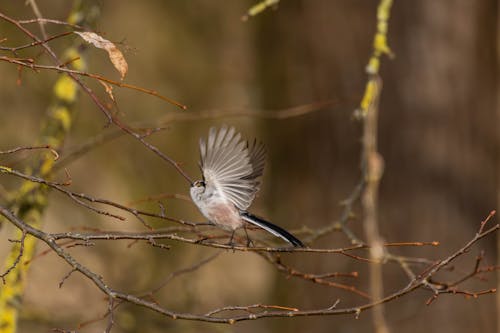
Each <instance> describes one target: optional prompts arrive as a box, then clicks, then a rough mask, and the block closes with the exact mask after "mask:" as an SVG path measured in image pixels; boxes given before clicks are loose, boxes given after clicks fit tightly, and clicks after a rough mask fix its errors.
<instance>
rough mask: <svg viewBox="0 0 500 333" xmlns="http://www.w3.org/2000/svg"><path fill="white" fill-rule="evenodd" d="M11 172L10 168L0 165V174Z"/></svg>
mask: <svg viewBox="0 0 500 333" xmlns="http://www.w3.org/2000/svg"><path fill="white" fill-rule="evenodd" d="M11 171H12V169H11V168H9V167H6V166H3V165H0V172H2V173H10V172H11Z"/></svg>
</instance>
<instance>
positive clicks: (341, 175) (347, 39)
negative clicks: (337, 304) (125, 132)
mask: <svg viewBox="0 0 500 333" xmlns="http://www.w3.org/2000/svg"><path fill="white" fill-rule="evenodd" d="M38 4H39V6H40V10H41V12H42V13H43V15H44V17H47V18H57V19H61V20H64V19H65V18H66V15H67V13H68V12H69V10H70V8H71V3H70V2H68V1H56V0H52V1H39V2H38ZM253 4H254V2H252V1H221V0H218V1H207V0H193V1H101V2H100V10H101V13H100V16H99V19H98V23H97V31H99V32H100V33H101V34H102V35H104V36H105V37H106V38H107V39H110V40H113V41H115V42H120V41H121V42H122V43H123V44H122V45H121V46H120V48H121V49H122V50H124V54H125V57H126V59H127V61H128V63H129V72H128V74H127V78H126V82H130V83H134V84H137V85H141V86H145V87H148V88H152V89H155V90H157V91H159V92H161V93H162V94H164V95H166V96H169V97H171V98H174V99H176V100H179V101H181V102H182V103H184V104H186V105H187V106H188V110H187V111H179V110H176V109H175V108H174V107H172V106H170V105H168V104H166V103H164V102H163V101H160V100H158V99H155V98H152V97H151V96H147V95H142V94H138V93H136V92H131V91H124V90H120V89H115V92H114V93H115V96H116V98H117V101H118V106H119V107H120V115H121V117H122V119H124V121H126V122H127V123H130V124H141V125H144V126H150V125H154V124H157V123H161V122H162V121H164V120H166V119H169V118H168V117H171V114H172V113H180V112H187V113H189V112H199V111H206V112H209V113H210V114H212V115H213V114H218V113H223V112H226V111H229V110H233V111H236V112H239V111H244V112H248V113H250V115H249V116H231V117H218V118H217V119H208V120H207V119H195V120H188V121H172V122H169V123H168V128H167V129H166V130H164V131H161V132H159V133H157V134H155V135H153V136H151V137H150V138H149V140H151V142H152V143H154V144H155V145H156V146H158V147H159V148H160V149H161V150H162V151H163V152H164V153H165V154H167V155H168V156H170V157H172V158H174V159H175V160H176V161H178V162H181V163H182V167H183V168H184V169H185V170H186V171H187V172H188V173H189V174H190V175H191V177H193V178H195V179H196V178H198V175H199V170H198V166H197V163H198V145H197V143H198V138H199V137H200V136H206V134H207V133H208V129H209V127H210V126H212V125H216V126H220V125H221V124H228V125H233V126H235V127H236V128H237V129H239V130H241V131H242V132H243V134H244V136H245V137H247V138H253V137H258V138H259V139H260V140H262V141H263V142H265V143H266V145H267V147H268V164H267V166H266V171H265V176H264V182H263V187H262V190H261V192H260V195H259V197H258V198H257V200H256V202H255V203H254V205H253V207H252V211H253V212H254V213H257V214H259V215H261V216H265V217H266V218H268V219H269V220H270V221H273V222H275V223H277V224H279V225H281V226H284V227H286V228H287V229H290V230H294V231H296V230H299V231H300V230H301V228H302V227H303V226H307V227H310V228H317V227H321V226H322V225H324V224H326V223H330V222H331V221H333V220H336V219H338V218H339V216H340V214H341V211H342V206H341V205H339V203H340V202H341V201H342V200H343V199H345V198H346V197H347V195H348V194H349V193H350V192H351V191H352V188H353V187H354V186H355V185H356V183H357V182H358V180H359V178H360V165H359V158H360V138H361V125H360V123H359V122H358V121H356V120H354V119H353V116H352V115H353V111H354V110H355V109H356V108H357V107H358V105H359V101H360V100H361V97H362V94H363V90H364V87H365V84H366V81H367V76H366V73H365V71H364V68H365V66H366V62H367V60H368V58H369V56H370V54H371V50H372V40H373V34H374V31H375V28H376V6H377V4H378V1H366V0H336V1H322V0H308V1H298V0H286V1H285V0H284V1H281V2H280V4H279V7H278V8H277V9H276V10H272V9H271V10H267V11H265V12H264V13H262V14H261V15H259V16H257V17H255V18H251V19H250V20H248V21H247V22H242V21H241V20H240V17H241V16H242V15H243V14H244V13H245V12H246V10H247V9H248V8H249V7H251V6H252V5H253ZM0 7H1V9H2V11H4V12H7V13H9V15H10V16H12V17H16V18H19V19H21V18H24V19H27V18H32V17H33V14H32V12H31V10H30V9H29V8H28V7H27V6H25V5H24V2H23V1H2V2H0ZM498 13H499V4H498V2H497V1H494V0H483V1H469V0H446V1H434V0H420V1H395V2H394V5H393V8H392V13H391V18H390V22H389V46H390V47H391V50H392V51H393V53H394V55H395V56H394V57H393V58H392V59H389V58H387V57H385V58H383V61H382V69H381V77H382V79H383V92H382V96H381V103H380V119H379V120H380V121H379V126H380V128H379V145H380V147H379V148H380V152H381V154H382V156H383V158H384V161H385V170H384V175H383V179H382V182H381V187H380V207H379V223H380V232H381V234H382V236H383V237H384V239H385V240H387V241H433V240H436V241H439V242H440V243H441V245H440V246H438V247H418V248H402V249H400V250H399V251H398V252H400V253H402V254H406V255H415V256H421V257H428V258H440V257H443V256H446V255H447V254H448V253H450V252H451V251H453V250H455V249H457V248H458V247H460V246H462V245H463V244H464V243H465V242H466V241H467V240H468V239H470V237H471V236H472V235H474V233H475V232H476V230H477V226H478V223H479V222H480V221H481V220H482V219H483V218H484V217H485V216H486V215H488V213H489V212H490V211H491V210H492V209H495V208H496V207H498V202H499V196H498V193H499V192H498V189H499V185H498V184H499V171H498V170H499V168H500V165H499V157H498V156H499V154H498V152H499V142H500V141H499V137H498V125H499V124H500V121H499V119H500V112H499V111H498V110H499V107H498V91H499V90H498V89H499V83H498V54H497V48H498V31H499V30H498ZM0 33H1V35H2V36H0V37H4V36H6V35H7V36H9V40H13V39H14V38H13V37H11V36H18V35H17V34H18V32H15V31H14V30H13V29H12V27H9V26H8V25H7V24H6V23H5V22H1V23H0ZM71 38H74V37H73V36H70V37H66V38H62V39H59V40H56V41H54V44H53V45H55V46H56V47H57V45H60V46H61V47H63V46H64V45H65V44H67V43H68V41H69V42H70V41H71ZM87 56H88V57H89V61H90V64H89V71H90V72H93V73H101V74H102V75H104V76H107V77H113V78H115V79H117V80H118V79H119V78H118V76H117V74H116V73H115V72H114V69H113V68H112V66H111V65H110V63H109V60H108V59H107V57H106V55H105V53H104V52H103V51H100V50H95V49H93V50H89V51H88V54H87ZM0 78H1V80H0V107H1V110H2V112H0V124H1V131H0V141H1V147H2V148H8V147H15V146H22V145H32V144H33V142H35V141H36V139H37V135H38V133H39V128H40V123H41V122H42V121H43V118H44V115H45V112H46V109H47V106H48V105H49V103H50V101H51V98H52V85H53V84H54V81H55V79H56V78H57V75H56V74H55V73H53V72H41V73H39V74H36V75H35V74H32V73H30V72H28V71H26V72H25V73H24V74H23V76H22V84H21V85H20V86H18V85H16V80H17V79H18V72H17V71H16V68H15V66H9V65H8V64H5V63H4V64H1V66H0ZM95 87H98V84H95ZM101 89H102V88H101ZM323 102H331V103H330V104H327V105H326V106H324V107H322V108H321V109H320V110H317V111H314V112H309V113H307V114H304V115H302V116H299V117H290V118H287V119H265V118H263V117H260V116H259V117H254V116H252V115H251V114H252V113H253V112H255V113H259V114H262V113H264V114H272V113H273V112H276V111H277V110H282V109H288V108H292V107H295V106H300V105H307V104H311V103H323ZM79 108H80V111H79V113H78V116H77V118H76V119H75V122H74V124H73V130H72V132H71V134H70V136H69V138H68V139H67V140H66V143H65V147H66V148H65V149H67V151H71V149H72V148H74V147H77V146H78V145H80V144H82V143H84V142H86V141H87V140H88V139H89V138H91V137H93V136H95V135H98V134H99V133H102V132H103V131H108V130H109V129H106V128H104V125H105V119H104V118H103V116H102V114H101V113H100V112H99V111H97V110H96V108H95V106H94V105H92V103H91V102H90V101H89V99H88V98H86V97H83V98H81V100H80V102H79ZM65 151H66V150H65ZM61 155H62V156H64V151H63V152H61ZM23 156H25V157H24V159H21V160H19V156H17V157H16V158H14V159H12V160H11V161H10V162H9V163H11V165H12V166H13V167H17V166H19V167H21V166H22V165H23V164H24V163H26V160H29V159H30V158H31V157H30V156H32V154H31V153H29V154H24V155H23ZM67 168H68V170H69V171H70V173H71V177H72V185H71V186H72V189H73V190H74V191H77V192H84V193H88V194H92V195H94V196H97V197H103V198H109V199H112V200H114V201H117V202H123V203H130V202H133V201H135V200H139V199H141V198H145V197H148V196H153V195H159V194H162V193H179V194H184V195H188V190H189V187H188V184H187V183H186V182H185V180H184V179H182V178H181V177H180V176H179V175H178V174H177V173H176V172H175V170H173V168H171V167H169V166H167V165H166V164H165V163H163V162H162V161H161V160H160V159H159V158H158V157H157V156H154V155H153V154H151V153H150V152H149V151H146V150H145V149H144V147H142V146H141V145H139V144H137V143H136V142H134V141H132V140H131V139H130V138H128V137H125V136H121V137H118V138H116V139H114V140H112V141H110V142H107V143H105V144H102V145H99V146H98V147H96V148H95V149H92V150H91V151H90V152H88V153H87V154H85V155H84V156H82V157H81V158H79V159H77V160H75V161H74V162H72V163H71V164H69V165H68V166H67ZM0 180H1V184H2V188H3V189H4V190H5V189H9V188H12V187H14V186H15V184H17V182H16V180H14V179H11V178H9V177H7V176H2V177H1V178H0ZM49 201H50V204H49V208H48V210H47V212H46V214H45V217H44V221H45V225H44V229H46V230H52V231H54V230H68V229H71V228H78V227H82V226H86V227H90V228H103V229H107V230H111V229H113V230H142V229H141V228H142V225H140V223H135V222H134V223H126V224H120V223H119V222H116V221H113V220H110V219H109V218H106V217H102V216H99V215H96V214H95V213H93V212H89V211H87V210H86V209H83V208H82V207H79V206H76V205H74V204H73V203H71V202H69V201H68V199H67V198H66V197H63V196H61V195H60V194H58V193H52V194H51V195H50V198H49ZM163 202H164V204H165V207H166V209H167V211H168V213H169V214H170V215H173V216H176V217H180V218H184V219H187V220H193V221H203V219H202V217H201V216H200V215H199V213H198V212H197V210H196V208H195V207H194V206H193V205H192V204H191V203H190V202H187V201H183V200H174V199H166V200H164V201H163ZM141 207H146V208H150V209H155V208H154V207H157V206H155V203H154V202H153V203H150V204H141ZM357 211H358V212H359V209H358V210H357ZM155 223H157V224H154V223H153V224H154V225H155V226H159V225H161V224H160V223H158V222H155ZM349 226H350V227H351V228H352V229H353V230H354V231H356V232H360V233H361V234H362V232H361V230H362V227H361V225H360V224H359V219H354V220H353V221H352V222H350V224H349ZM11 233H12V228H11V227H8V226H4V227H2V229H1V230H0V239H2V241H0V258H3V257H4V256H5V255H6V253H7V251H8V249H9V247H10V243H9V242H7V241H4V240H5V239H7V238H9V237H10V236H9V235H11ZM299 235H300V232H299ZM497 237H498V235H497ZM497 242H498V240H495V237H491V238H488V239H485V240H483V241H482V242H481V244H480V248H482V249H484V250H485V262H487V263H489V264H491V265H494V264H495V262H496V260H497ZM348 244H349V243H348V241H347V240H346V237H345V236H344V235H343V234H341V233H334V234H332V235H330V236H328V237H325V238H322V239H321V240H320V241H319V242H317V243H316V244H315V246H316V247H342V246H346V245H348ZM129 245H130V242H112V243H98V244H97V245H96V246H95V247H93V248H91V249H89V248H75V249H74V250H72V253H74V254H75V256H78V257H79V258H81V259H82V261H83V262H85V263H86V264H88V265H90V266H91V267H93V268H94V269H95V270H96V271H98V272H99V273H100V274H101V275H103V276H104V277H105V278H106V279H108V280H109V281H110V282H111V283H112V284H113V285H114V286H117V287H119V288H120V289H124V290H128V291H130V292H138V293H139V292H141V291H144V290H148V288H149V289H150V288H151V287H152V286H153V285H156V284H157V283H158V282H159V281H162V280H163V279H164V278H165V276H168V274H169V273H171V272H172V271H175V270H177V269H180V268H182V267H185V266H189V265H191V264H192V263H194V262H196V261H197V260H200V259H202V258H205V257H208V256H209V255H210V254H212V253H214V252H215V251H216V250H215V249H210V248H205V247H197V246H190V245H183V244H182V243H171V244H170V245H172V248H173V249H172V250H170V251H165V250H161V249H157V248H152V247H150V246H147V245H143V244H136V245H133V246H131V247H129ZM42 250H44V248H43V247H40V248H39V251H42ZM473 251H476V252H479V249H478V248H474V250H473ZM499 251H500V250H499ZM286 259H287V260H288V261H289V262H292V263H294V264H295V265H296V266H298V267H300V268H301V269H302V270H305V271H307V270H309V271H315V272H322V271H339V272H344V271H358V272H359V274H360V278H359V279H358V281H357V282H356V285H357V286H359V287H360V288H366V281H365V280H364V276H366V271H367V265H365V264H362V263H360V262H358V261H353V260H352V259H348V258H345V257H341V256H331V255H324V254H317V255H316V254H294V255H288V256H286ZM473 261H474V259H473V256H472V257H468V258H464V259H463V260H461V261H460V263H459V264H457V266H459V267H461V269H462V270H464V271H467V270H469V269H472V266H473ZM48 268H50V269H48ZM67 270H68V268H67V266H66V264H65V263H63V262H62V261H61V260H60V259H59V258H57V257H56V256H55V255H45V256H42V257H39V258H37V259H36V260H35V261H34V262H33V265H32V267H31V269H30V274H29V279H28V288H27V291H26V296H25V299H24V310H23V312H22V320H21V326H20V332H41V331H47V330H49V329H50V328H52V327H65V326H68V327H71V326H72V325H73V326H74V325H75V323H78V322H84V321H86V320H90V319H93V318H98V317H99V316H100V315H102V314H103V313H104V312H105V310H106V302H105V301H103V297H102V294H101V293H100V292H99V291H98V290H96V288H95V287H94V286H92V285H91V284H90V283H89V282H88V281H86V280H84V279H83V278H81V277H80V276H79V275H77V274H75V275H74V276H71V277H70V278H69V279H68V280H67V281H65V283H64V286H63V287H62V288H61V289H59V288H58V283H59V281H60V280H61V278H62V277H63V276H64V275H65V274H66V273H67ZM384 278H385V290H386V292H387V293H389V292H391V291H394V290H397V289H399V288H401V287H402V285H404V283H405V279H404V278H405V277H404V274H403V273H402V272H401V270H400V268H398V267H396V266H394V265H392V266H391V265H386V266H384ZM496 279H497V280H498V277H496ZM348 281H350V280H348ZM496 285H497V282H495V274H492V275H489V280H488V281H486V282H484V281H472V284H471V287H479V288H487V287H495V286H496ZM162 295H163V297H165V298H164V299H165V303H164V304H166V305H167V306H170V307H173V308H176V309H180V310H186V311H188V310H189V311H193V312H205V311H208V310H209V309H211V308H214V307H222V306H224V305H227V304H254V303H266V304H286V305H290V306H300V307H301V308H305V309H307V308H314V307H321V306H324V307H328V306H329V305H331V304H332V303H333V302H334V301H335V299H337V298H340V299H341V300H342V303H343V304H351V303H352V304H355V303H356V301H359V299H357V298H356V296H355V295H352V294H351V293H348V292H345V291H341V290H337V289H333V288H327V287H324V286H321V285H314V284H311V283H309V282H307V281H301V280H297V279H292V278H291V279H286V277H285V276H284V275H283V274H279V273H278V272H276V271H275V270H274V269H273V267H272V266H270V265H269V264H268V263H266V262H265V261H263V260H262V259H261V258H259V257H258V256H255V255H253V254H252V253H240V252H235V253H232V252H231V251H227V252H224V253H223V254H221V255H220V256H219V257H218V258H217V259H215V260H214V261H213V262H211V263H210V264H209V265H207V266H206V267H203V268H202V269H200V270H199V271H197V272H195V273H192V274H189V275H186V276H183V277H182V278H178V279H175V280H173V281H172V282H171V284H170V285H168V286H167V287H166V288H165V289H164V291H163V292H162ZM428 297H429V293H428V292H427V291H423V290H420V291H417V292H415V293H412V294H410V295H407V296H406V297H403V298H402V299H400V300H396V301H393V302H390V303H388V304H386V308H385V312H386V319H387V322H388V325H389V327H390V328H391V329H392V330H393V331H394V332H424V331H430V332H437V331H439V332H443V333H445V332H494V331H495V330H496V325H497V321H498V317H499V310H498V306H497V304H498V303H497V302H496V297H497V296H496V295H495V294H493V295H485V296H483V297H480V298H479V299H465V298H463V297H461V296H453V295H443V296H441V297H440V298H439V299H438V300H437V301H436V302H435V303H433V304H432V305H430V306H426V305H425V302H426V300H427V299H428ZM344 302H345V303H344ZM499 303H500V302H499ZM116 318H117V319H116V320H117V327H115V328H114V330H116V331H117V332H120V331H123V332H163V331H166V330H168V329H176V330H182V331H183V332H195V331H205V332H219V331H234V332H256V331H259V332H275V331H282V332H285V331H287V332H306V331H308V332H327V331H328V332H332V331H338V332H361V331H365V332H366V331H370V327H371V321H370V315H369V313H368V312H367V313H362V314H361V316H360V318H359V319H357V320H355V319H354V316H331V317H328V316H322V317H311V318H308V317H303V318H293V319H265V320H258V321H250V322H242V323H238V324H237V325H235V326H225V325H213V324H206V323H197V322H181V321H172V320H169V319H167V318H163V317H161V316H159V315H157V314H153V313H151V312H148V311H145V310H140V309H137V308H135V307H132V306H125V307H123V308H121V309H120V311H118V312H117V314H116ZM101 324H102V323H97V324H92V325H89V326H87V327H84V328H83V329H82V330H81V331H82V332H94V331H99V329H98V328H99V327H100V326H99V325H101Z"/></svg>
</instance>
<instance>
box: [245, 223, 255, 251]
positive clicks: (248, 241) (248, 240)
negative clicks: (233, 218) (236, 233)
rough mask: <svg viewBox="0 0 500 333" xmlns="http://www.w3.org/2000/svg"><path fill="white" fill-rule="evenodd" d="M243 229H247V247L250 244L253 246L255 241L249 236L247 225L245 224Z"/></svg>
mask: <svg viewBox="0 0 500 333" xmlns="http://www.w3.org/2000/svg"><path fill="white" fill-rule="evenodd" d="M243 230H245V235H246V236H247V247H250V245H252V246H253V242H252V240H251V239H250V237H249V236H248V232H247V227H246V225H243Z"/></svg>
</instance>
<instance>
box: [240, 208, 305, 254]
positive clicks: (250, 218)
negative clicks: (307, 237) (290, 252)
mask: <svg viewBox="0 0 500 333" xmlns="http://www.w3.org/2000/svg"><path fill="white" fill-rule="evenodd" d="M241 218H243V219H244V220H245V221H247V222H249V223H251V224H253V225H256V226H258V227H261V228H262V229H264V230H265V231H267V232H269V233H271V234H273V235H274V236H276V237H280V238H282V239H283V240H285V241H287V242H288V243H290V244H292V245H293V246H295V247H304V244H302V242H301V241H300V240H299V239H298V238H297V237H295V236H294V235H292V234H291V233H289V232H288V231H286V230H285V229H283V228H281V227H278V226H277V225H275V224H272V223H271V222H267V221H266V220H263V219H261V218H260V217H257V216H255V215H253V214H250V213H248V212H241Z"/></svg>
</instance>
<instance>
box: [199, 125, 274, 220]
mask: <svg viewBox="0 0 500 333" xmlns="http://www.w3.org/2000/svg"><path fill="white" fill-rule="evenodd" d="M200 153H201V162H200V163H201V170H202V172H203V179H204V180H205V186H206V188H207V191H208V192H209V193H213V192H214V191H217V192H219V193H221V195H222V196H224V197H226V198H227V199H228V200H230V201H231V202H232V203H233V204H234V205H235V206H236V207H238V209H240V210H246V209H247V208H248V207H249V206H250V204H251V203H252V201H253V199H254V197H255V193H256V192H257V191H258V190H259V185H260V180H259V179H258V178H259V177H260V176H261V175H262V173H263V171H264V163H265V155H266V154H265V148H264V146H263V145H262V144H260V143H259V144H257V143H256V142H254V143H253V144H252V145H251V146H249V145H248V143H247V142H246V141H243V140H241V135H240V134H239V133H236V131H235V129H234V128H233V127H231V128H229V129H228V128H227V127H225V126H224V127H222V128H221V129H220V130H219V131H217V130H216V129H215V128H214V127H212V128H210V131H209V134H208V140H207V141H205V140H203V139H200Z"/></svg>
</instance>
